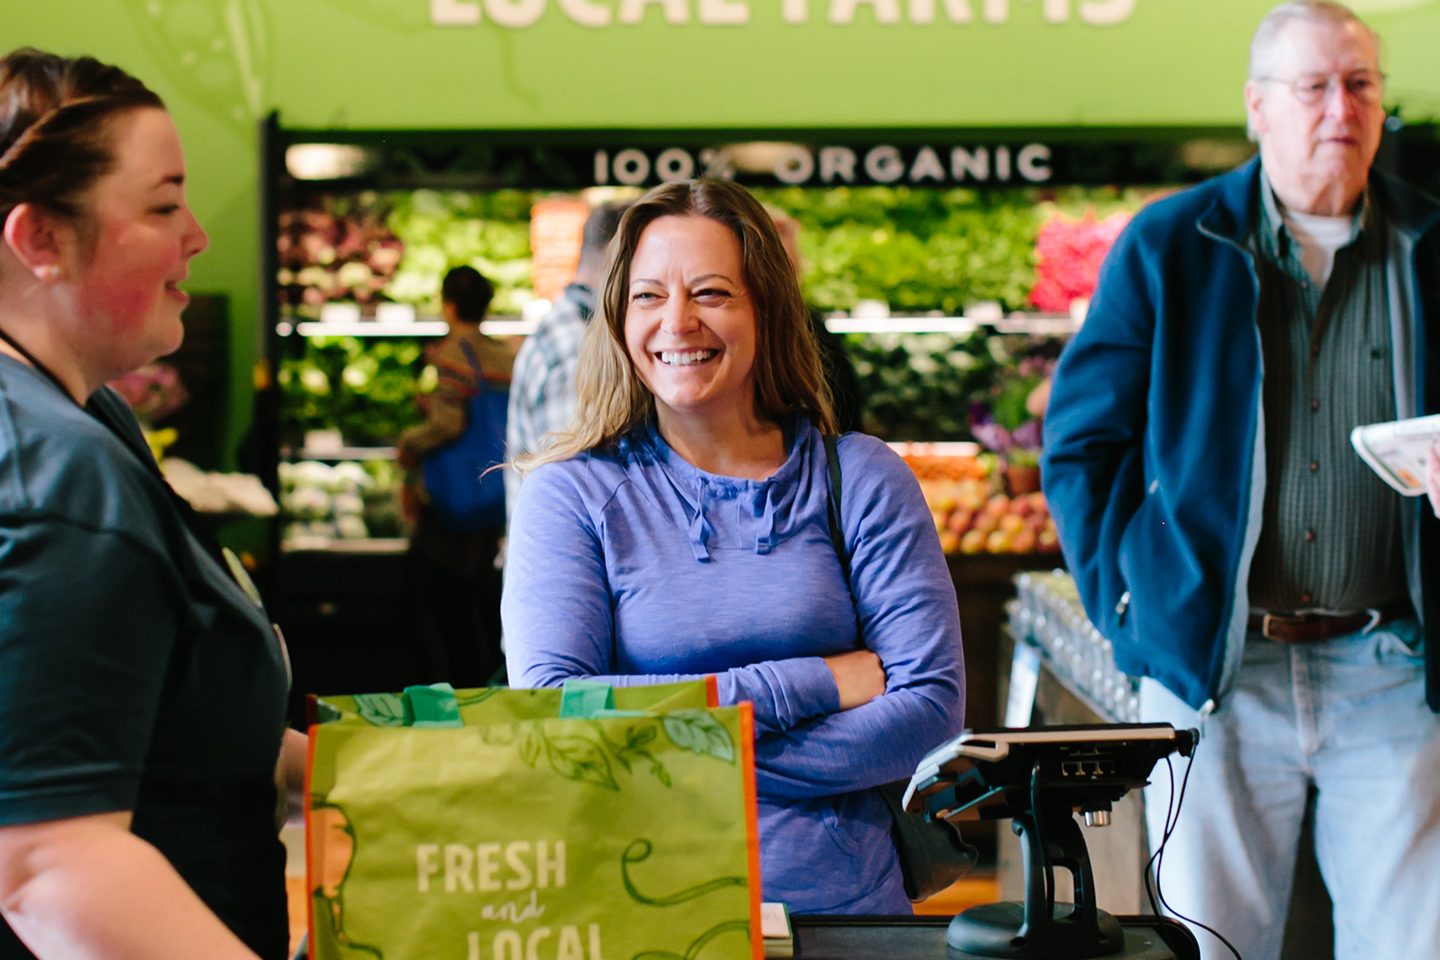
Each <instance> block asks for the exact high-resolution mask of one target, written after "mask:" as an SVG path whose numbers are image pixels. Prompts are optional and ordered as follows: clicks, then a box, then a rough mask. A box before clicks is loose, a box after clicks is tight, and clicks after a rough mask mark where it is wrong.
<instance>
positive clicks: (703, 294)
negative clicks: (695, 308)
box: [695, 287, 730, 300]
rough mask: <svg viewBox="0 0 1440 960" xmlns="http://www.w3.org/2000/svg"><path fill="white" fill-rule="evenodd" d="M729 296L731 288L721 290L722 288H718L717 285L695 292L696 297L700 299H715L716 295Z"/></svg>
mask: <svg viewBox="0 0 1440 960" xmlns="http://www.w3.org/2000/svg"><path fill="white" fill-rule="evenodd" d="M728 296H730V291H729V290H721V289H719V288H716V287H707V288H706V289H704V290H700V291H698V292H696V294H695V299H697V300H699V299H701V298H709V299H714V298H716V297H728Z"/></svg>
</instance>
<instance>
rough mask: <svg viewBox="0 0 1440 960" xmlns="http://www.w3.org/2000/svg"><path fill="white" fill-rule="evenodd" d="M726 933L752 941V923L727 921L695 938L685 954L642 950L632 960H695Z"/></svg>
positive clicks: (671, 951)
mask: <svg viewBox="0 0 1440 960" xmlns="http://www.w3.org/2000/svg"><path fill="white" fill-rule="evenodd" d="M725 933H742V934H744V935H745V939H747V940H748V939H750V921H748V920H725V921H723V922H721V923H717V924H716V925H715V926H713V927H711V928H710V929H709V930H706V931H705V932H704V933H702V934H700V936H698V937H696V938H695V942H694V943H692V944H690V946H688V947H686V948H685V952H684V953H675V952H674V951H673V950H641V951H640V952H639V953H637V954H635V956H634V957H632V958H631V960H695V958H696V957H697V956H699V955H700V951H701V950H704V949H705V948H706V947H707V946H708V945H709V943H710V941H711V940H714V939H715V938H716V937H718V936H720V935H721V934H725Z"/></svg>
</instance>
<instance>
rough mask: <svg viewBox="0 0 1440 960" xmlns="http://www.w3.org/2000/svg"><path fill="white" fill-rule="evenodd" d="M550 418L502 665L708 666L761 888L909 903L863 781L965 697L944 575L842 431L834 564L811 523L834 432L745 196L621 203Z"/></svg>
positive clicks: (518, 528)
mask: <svg viewBox="0 0 1440 960" xmlns="http://www.w3.org/2000/svg"><path fill="white" fill-rule="evenodd" d="M601 309H602V311H603V314H602V315H603V317H604V322H603V323H595V324H592V325H591V326H590V329H589V330H588V331H587V333H586V340H585V344H584V346H583V348H582V354H581V360H580V367H579V370H578V375H577V384H576V393H577V400H578V408H577V412H576V416H575V419H574V421H573V422H572V424H571V427H570V430H569V431H568V432H566V433H563V434H559V435H555V436H553V437H552V438H551V442H550V444H549V445H548V446H547V447H545V448H544V449H543V450H542V451H541V452H540V453H539V454H537V455H535V456H532V457H528V458H521V459H520V460H519V461H518V462H517V464H516V466H517V468H518V469H520V470H522V471H526V472H529V477H528V479H527V481H526V483H525V485H524V486H523V487H522V488H521V493H520V497H519V500H518V502H517V504H516V506H515V511H514V514H513V516H512V519H511V526H510V543H509V557H508V560H507V566H506V571H505V594H504V601H503V604H502V612H503V617H504V625H505V638H506V644H507V653H508V660H509V671H510V678H511V682H512V683H514V684H515V686H517V687H523V686H532V687H533V686H557V685H559V684H561V683H563V682H564V681H565V680H566V679H567V678H570V677H591V678H600V679H604V680H607V681H608V682H610V683H614V684H616V685H627V684H649V683H663V682H668V681H672V680H679V679H688V678H695V677H701V676H705V675H709V674H713V675H715V676H716V677H717V679H718V682H719V691H720V699H721V701H722V702H723V703H737V702H739V701H741V700H749V701H751V702H752V703H754V706H755V726H756V744H755V756H756V779H757V786H758V796H759V820H760V851H761V873H762V877H763V887H764V890H763V894H764V897H765V898H766V899H767V900H778V901H781V902H784V903H786V904H788V905H789V906H790V909H791V910H792V911H794V912H797V913H852V914H858V913H872V914H873V913H908V912H910V904H909V901H908V900H907V899H906V897H905V892H904V888H903V884H902V879H901V876H900V868H899V864H898V862H897V860H896V855H895V847H894V843H893V841H892V839H891V836H890V817H889V813H888V811H887V809H886V807H885V805H884V802H883V801H882V800H881V798H880V796H879V794H878V793H877V791H876V790H875V788H876V787H877V786H878V785H880V784H883V783H887V782H889V781H891V780H896V779H899V778H901V777H905V776H909V774H910V773H911V772H912V771H913V770H914V768H915V764H916V762H917V761H918V760H919V759H920V757H921V756H922V755H923V754H924V753H925V752H926V751H927V750H929V749H930V748H931V747H933V746H935V745H936V744H938V743H939V742H940V741H942V740H943V739H945V738H946V737H948V736H950V735H952V734H954V733H955V732H956V731H957V730H958V729H959V728H960V726H961V723H962V718H963V717H964V706H965V685H964V665H963V662H962V654H961V647H960V619H959V613H958V611H957V608H956V600H955V590H954V587H953V585H952V584H951V581H950V577H949V574H948V572H947V570H946V566H945V561H944V557H943V555H942V554H941V551H940V544H939V541H938V539H937V537H936V535H935V529H934V526H933V524H932V522H931V518H930V513H929V511H928V509H927V508H926V506H925V502H924V499H923V497H922V496H921V494H920V489H919V485H918V483H917V482H916V480H915V478H914V476H913V475H912V474H911V473H910V471H909V469H908V468H907V467H906V466H905V465H904V463H903V462H902V461H901V460H900V458H899V457H898V456H896V455H895V454H894V453H893V452H891V451H890V449H889V448H888V447H886V446H885V445H884V444H883V443H881V442H880V441H878V440H875V439H873V438H871V437H866V436H863V435H860V434H846V435H844V436H842V437H840V438H839V440H838V442H837V443H836V449H837V451H838V455H839V458H840V465H841V474H842V477H843V481H842V482H843V490H842V491H840V493H841V497H840V499H841V501H842V502H843V504H844V510H843V511H842V514H843V520H842V533H843V536H844V541H845V547H846V550H847V552H848V554H849V556H850V562H851V575H850V584H849V585H848V586H847V584H846V582H845V574H844V572H843V569H842V566H841V561H840V558H839V556H838V555H837V553H836V550H835V546H834V544H833V542H832V540H831V536H830V526H829V521H828V519H827V505H828V503H829V496H830V490H829V481H828V476H829V473H828V463H827V460H826V446H825V442H824V434H826V433H829V432H832V431H833V430H834V419H833V415H832V413H831V409H830V403H829V399H828V397H827V396H826V393H825V388H824V384H823V378H822V374H821V367H820V360H819V355H818V353H817V350H816V346H815V343H814V341H813V335H812V334H811V331H810V328H809V321H808V317H807V315H806V312H805V306H804V302H803V300H802V298H801V295H800V289H799V284H798V282H797V281H796V278H795V273H794V270H793V268H792V267H791V265H790V261H789V259H788V258H787V256H786V254H785V250H784V248H783V246H782V244H781V241H780V237H779V235H778V234H777V233H776V230H775V227H774V224H773V223H772V222H771V220H770V217H769V216H768V215H767V214H766V212H765V210H764V208H762V207H761V206H760V205H759V203H757V202H756V201H755V199H754V198H753V197H751V196H750V195H749V194H748V193H746V192H745V190H744V189H743V188H741V187H738V186H736V185H734V184H732V183H728V182H724V181H710V180H701V181H690V182H684V183H674V184H667V185H665V186H662V187H658V188H656V189H655V190H652V191H651V192H650V193H649V194H647V195H646V196H645V197H644V198H642V199H641V200H640V201H639V202H638V203H637V204H636V205H635V206H634V207H632V208H631V209H630V210H629V212H627V214H626V215H625V218H624V220H622V221H621V224H620V229H619V233H618V234H617V236H616V239H615V241H614V242H613V244H612V246H611V250H610V262H609V264H608V269H607V276H606V280H605V287H604V292H603V296H602V304H601Z"/></svg>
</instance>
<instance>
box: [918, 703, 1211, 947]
mask: <svg viewBox="0 0 1440 960" xmlns="http://www.w3.org/2000/svg"><path fill="white" fill-rule="evenodd" d="M1198 737H1199V735H1198V734H1197V733H1196V732H1195V731H1193V730H1176V729H1174V728H1173V727H1171V726H1170V725H1169V724H1165V723H1159V724H1106V725H1098V726H1077V727H1039V728H1032V729H1024V730H993V731H969V730H967V731H965V732H964V733H962V734H960V735H959V736H958V737H956V738H955V739H953V740H951V741H949V742H947V743H945V744H943V745H941V746H940V747H938V748H937V749H935V750H933V751H931V752H930V753H929V754H928V755H927V756H926V757H925V758H924V759H923V760H921V761H920V764H919V765H918V767H917V768H916V771H915V775H914V776H913V777H912V778H911V780H910V786H909V787H908V788H907V790H906V791H905V808H906V810H907V811H908V812H909V813H911V814H915V815H923V816H925V817H927V818H931V819H934V818H943V819H946V820H951V821H957V820H979V819H986V820H990V819H1001V818H1009V819H1011V820H1012V821H1013V824H1012V829H1013V830H1014V831H1015V833H1016V834H1017V835H1018V836H1019V837H1020V840H1021V844H1022V851H1023V863H1024V872H1025V902H1024V903H1023V904H1022V903H994V904H986V905H984V906H979V907H974V908H972V909H970V910H967V911H965V912H964V913H962V914H960V915H959V916H957V917H955V918H954V919H953V920H951V921H950V924H949V928H948V930H947V933H946V937H945V941H946V944H947V945H948V947H949V950H948V956H949V957H950V958H952V960H962V958H970V957H977V958H978V957H984V958H1002V960H1089V958H1092V957H1111V956H1114V957H1121V958H1125V960H1130V958H1139V957H1145V958H1146V960H1151V958H1154V960H1166V958H1174V957H1176V954H1175V953H1174V952H1173V951H1169V950H1167V949H1166V948H1165V940H1164V938H1163V937H1159V938H1158V946H1157V944H1156V943H1154V942H1146V943H1143V944H1142V943H1140V942H1139V941H1140V940H1144V939H1145V938H1144V937H1139V936H1136V937H1130V936H1127V934H1126V932H1125V930H1123V929H1122V926H1121V924H1120V922H1119V921H1117V920H1116V918H1115V917H1112V916H1111V915H1110V914H1108V913H1106V912H1105V911H1103V910H1101V909H1099V907H1098V906H1097V905H1096V898H1095V877H1094V873H1093V872H1092V870H1091V867H1090V856H1089V853H1088V852H1087V850H1086V847H1085V838H1084V836H1083V835H1082V834H1081V832H1080V827H1079V825H1078V824H1077V823H1076V822H1075V816H1074V814H1075V813H1081V814H1083V815H1084V817H1085V822H1086V824H1087V825H1089V826H1104V825H1106V824H1108V823H1109V820H1110V811H1111V808H1112V805H1113V804H1114V803H1115V802H1116V801H1118V800H1119V799H1120V798H1121V797H1123V796H1124V795H1125V794H1126V793H1127V792H1129V791H1130V790H1132V789H1135V788H1137V787H1143V786H1145V784H1146V783H1147V782H1148V780H1149V777H1150V772H1151V770H1152V768H1153V767H1154V766H1155V764H1156V763H1157V762H1158V761H1159V760H1161V759H1163V758H1164V757H1166V756H1168V755H1170V754H1171V753H1179V754H1181V755H1184V756H1189V755H1190V753H1191V751H1192V750H1194V748H1195V743H1196V741H1197V739H1198ZM1056 867H1062V868H1064V869H1066V870H1068V871H1069V873H1070V875H1071V879H1072V894H1073V903H1068V904H1067V903H1064V902H1057V901H1056V881H1055V868H1056ZM1169 922H1170V921H1160V922H1159V924H1160V925H1163V924H1165V923H1169ZM1132 939H1133V940H1135V941H1136V943H1135V944H1134V945H1133V948H1132V945H1131V943H1130V941H1131V940H1132ZM1191 942H1192V943H1193V938H1191ZM1157 950H1158V951H1159V952H1157ZM1137 951H1138V952H1137Z"/></svg>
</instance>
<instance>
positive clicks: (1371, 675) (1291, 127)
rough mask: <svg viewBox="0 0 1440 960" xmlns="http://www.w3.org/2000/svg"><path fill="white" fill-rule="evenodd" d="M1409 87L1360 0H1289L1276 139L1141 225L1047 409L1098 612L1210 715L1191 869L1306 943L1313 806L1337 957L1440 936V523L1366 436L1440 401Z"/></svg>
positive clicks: (1436, 297)
mask: <svg viewBox="0 0 1440 960" xmlns="http://www.w3.org/2000/svg"><path fill="white" fill-rule="evenodd" d="M1383 92H1384V76H1383V74H1382V73H1381V72H1380V63H1379V49H1378V43H1377V40H1376V37H1375V35H1374V33H1373V32H1372V31H1371V30H1370V29H1369V28H1368V27H1367V26H1366V25H1365V24H1363V23H1362V22H1360V21H1359V20H1358V19H1356V18H1355V16H1354V15H1353V14H1352V13H1351V12H1350V11H1349V10H1347V9H1346V8H1345V7H1342V6H1339V5H1338V4H1333V3H1320V2H1301V3H1286V4H1282V5H1280V6H1278V7H1276V8H1274V9H1273V10H1272V11H1271V12H1270V13H1269V14H1268V15H1267V16H1266V17H1265V19H1264V21H1263V22H1262V23H1261V24H1260V27H1259V29H1258V30H1257V31H1256V33H1255V38H1254V41H1253V44H1252V47H1251V53H1250V79H1249V82H1248V83H1246V85H1245V106H1246V114H1247V119H1248V123H1249V128H1250V130H1251V133H1252V135H1253V137H1254V138H1255V139H1256V141H1258V143H1259V147H1260V151H1259V154H1260V155H1259V157H1258V158H1257V159H1256V160H1254V161H1252V162H1250V163H1248V164H1246V165H1245V166H1244V167H1242V168H1240V169H1238V170H1236V171H1234V172H1232V173H1229V174H1226V175H1224V176H1221V177H1218V178H1216V179H1214V180H1211V181H1209V182H1207V183H1205V184H1202V185H1200V186H1199V187H1196V188H1195V189H1192V190H1188V191H1185V192H1183V193H1180V194H1178V195H1175V196H1173V197H1170V198H1167V199H1165V200H1161V201H1159V202H1157V203H1155V204H1152V205H1151V206H1150V207H1148V208H1146V209H1145V210H1144V211H1142V212H1141V213H1140V214H1139V215H1137V216H1136V217H1135V219H1134V221H1133V222H1132V223H1131V224H1130V226H1129V227H1127V228H1126V230H1125V233H1124V234H1123V235H1122V236H1121V237H1120V239H1119V241H1118V242H1117V244H1116V246H1115V248H1114V250H1112V251H1111V253H1110V256H1109V259H1108V260H1107V262H1106V264H1105V266H1104V269H1103V270H1102V272H1101V276H1100V285H1099V288H1098V289H1097V290H1096V293H1095V297H1094V299H1093V300H1092V301H1091V305H1090V312H1089V315H1088V317H1087V318H1086V320H1085V325H1084V327H1082V328H1081V330H1080V332H1079V333H1078V334H1077V335H1076V337H1075V339H1074V340H1073V341H1072V342H1071V344H1070V346H1069V348H1068V349H1067V351H1066V353H1065V355H1064V357H1063V358H1062V359H1061V361H1060V366H1059V370H1058V372H1057V373H1056V376H1055V381H1054V390H1053V394H1052V396H1051V401H1050V408H1049V415H1048V417H1047V418H1046V421H1045V451H1046V454H1045V460H1044V464H1043V475H1044V481H1045V494H1046V496H1047V498H1048V499H1049V501H1050V504H1051V508H1052V510H1053V511H1054V513H1055V516H1056V520H1057V523H1058V525H1059V531H1060V541H1061V544H1062V545H1063V547H1064V551H1065V556H1066V559H1067V560H1068V561H1069V564H1070V569H1071V570H1072V571H1073V572H1074V574H1075V579H1076V582H1077V583H1078V584H1079V586H1080V590H1081V594H1082V596H1083V598H1084V600H1085V606H1086V609H1087V610H1088V611H1089V613H1090V615H1091V617H1092V618H1093V619H1094V620H1095V622H1096V623H1097V624H1098V625H1099V626H1100V628H1101V630H1102V632H1103V633H1104V634H1105V635H1106V636H1107V637H1109V638H1110V639H1111V640H1112V641H1113V643H1114V646H1115V658H1116V662H1117V664H1118V665H1119V667H1120V668H1121V669H1122V670H1124V671H1126V672H1127V673H1131V674H1136V675H1140V676H1143V677H1145V678H1146V679H1145V681H1144V684H1143V687H1142V691H1141V712H1142V715H1143V719H1145V720H1147V721H1168V722H1170V723H1172V724H1174V725H1175V726H1177V727H1200V728H1203V730H1204V738H1203V739H1202V740H1201V742H1200V746H1199V751H1198V754H1197V756H1196V758H1195V761H1194V770H1193V772H1192V774H1191V776H1190V779H1189V787H1188V792H1187V793H1186V794H1185V808H1184V812H1183V814H1182V815H1181V816H1180V818H1179V825H1178V827H1177V828H1176V830H1175V833H1174V835H1173V836H1172V837H1171V838H1170V840H1169V843H1168V845H1167V846H1166V848H1165V850H1166V853H1165V858H1164V870H1163V872H1162V875H1161V880H1162V882H1163V888H1164V892H1165V895H1166V897H1167V899H1168V900H1169V902H1170V903H1171V904H1173V905H1174V907H1175V909H1176V910H1178V911H1180V912H1181V913H1183V914H1187V915H1189V916H1192V917H1194V918H1195V919H1197V920H1200V921H1202V922H1204V923H1206V924H1209V925H1210V926H1212V927H1215V928H1216V929H1217V930H1219V931H1221V932H1222V933H1223V934H1224V935H1225V936H1226V937H1228V938H1229V939H1230V940H1231V941H1232V942H1233V943H1234V944H1235V946H1236V947H1237V948H1238V949H1239V951H1240V953H1241V955H1243V956H1244V957H1245V960H1275V958H1276V957H1278V956H1279V952H1280V944H1281V937H1282V932H1283V930H1284V927H1285V916H1286V906H1287V904H1288V901H1289V895H1290V889H1291V879H1292V876H1293V872H1294V868H1295V862H1296V847H1297V839H1298V837H1299V834H1300V828H1301V821H1302V818H1304V816H1305V814H1306V809H1307V806H1310V807H1311V808H1312V809H1313V815H1314V826H1315V830H1314V832H1315V838H1316V851H1315V852H1316V854H1317V856H1318V860H1319V864H1320V869H1321V872H1322V873H1323V875H1324V878H1325V880H1326V883H1327V885H1328V886H1329V889H1330V891H1331V893H1332V894H1333V896H1334V903H1335V908H1334V909H1335V912H1334V920H1335V953H1336V956H1337V957H1338V958H1340V960H1360V958H1366V960H1373V958H1377V957H1384V958H1386V960H1407V958H1408V960H1420V958H1434V957H1435V956H1436V949H1437V947H1436V945H1437V944H1440V869H1437V865H1440V827H1437V824H1440V719H1437V717H1436V716H1435V715H1434V713H1432V712H1431V711H1432V709H1437V708H1440V684H1437V679H1440V676H1437V658H1436V653H1435V646H1436V643H1435V640H1436V639H1437V638H1440V522H1437V520H1436V516H1435V512H1434V510H1433V509H1430V508H1429V507H1427V506H1426V505H1424V504H1423V503H1421V502H1419V501H1416V500H1402V499H1401V498H1400V497H1399V495H1397V494H1396V493H1395V492H1394V491H1392V490H1391V489H1390V488H1389V487H1388V486H1386V485H1385V484H1384V483H1383V482H1382V481H1381V480H1380V479H1379V478H1378V477H1376V476H1375V475H1374V474H1373V473H1372V472H1371V471H1370V469H1369V468H1368V467H1367V466H1366V465H1365V463H1364V462H1363V461H1362V460H1361V459H1360V458H1359V457H1358V456H1356V455H1355V453H1354V451H1353V450H1352V449H1351V447H1350V443H1349V435H1350V430H1351V428H1353V427H1355V426H1358V425H1360V424H1367V423H1374V422H1377V421H1385V420H1393V419H1395V418H1397V417H1412V416H1416V415H1421V414H1434V413H1440V387H1437V386H1436V385H1437V384H1440V351H1436V350H1435V347H1434V344H1435V342H1436V338H1437V337H1440V323H1437V322H1436V320H1437V316H1440V205H1437V204H1436V202H1435V201H1433V200H1432V199H1430V198H1429V197H1426V196H1423V195H1421V194H1419V193H1417V192H1416V191H1415V190H1413V189H1412V188H1410V187H1408V186H1406V185H1405V184H1403V183H1401V182H1400V181H1398V180H1395V179H1393V178H1391V177H1388V176H1385V175H1382V174H1380V173H1378V172H1375V171H1372V170H1371V164H1372V162H1373V161H1374V159H1375V153H1376V149H1377V147H1378V146H1379V142H1380V131H1381V125H1382V124H1383V122H1384V119H1385V110H1384V106H1383V105H1382V96H1383ZM1431 474H1432V476H1431V481H1432V484H1433V483H1434V481H1435V474H1436V470H1435V468H1434V467H1433V466H1432V469H1431ZM1432 489H1433V487H1432ZM1422 623H1423V624H1426V625H1428V629H1426V628H1423V627H1422ZM1427 634H1428V637H1427ZM1427 657H1428V658H1429V659H1428V663H1429V668H1428V673H1429V688H1428V696H1429V706H1428V707H1427V704H1426V699H1427V687H1426V679H1427V667H1426V658H1427ZM1168 799H1169V786H1168V784H1167V783H1165V782H1163V781H1162V782H1160V783H1158V784H1157V785H1156V786H1154V787H1151V788H1150V790H1149V792H1148V795H1147V798H1146V811H1147V814H1148V815H1149V818H1150V833H1151V844H1152V846H1155V845H1158V844H1159V842H1160V839H1161V834H1162V826H1163V822H1164V818H1165V815H1166V810H1167V801H1168ZM1201 938H1202V940H1203V941H1205V943H1206V948H1205V955H1206V957H1207V958H1214V957H1218V956H1221V955H1228V954H1227V953H1226V952H1225V951H1223V950H1222V949H1221V948H1220V946H1219V945H1218V944H1217V943H1216V941H1214V940H1213V939H1209V938H1208V937H1207V936H1206V935H1204V934H1202V935H1201Z"/></svg>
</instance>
